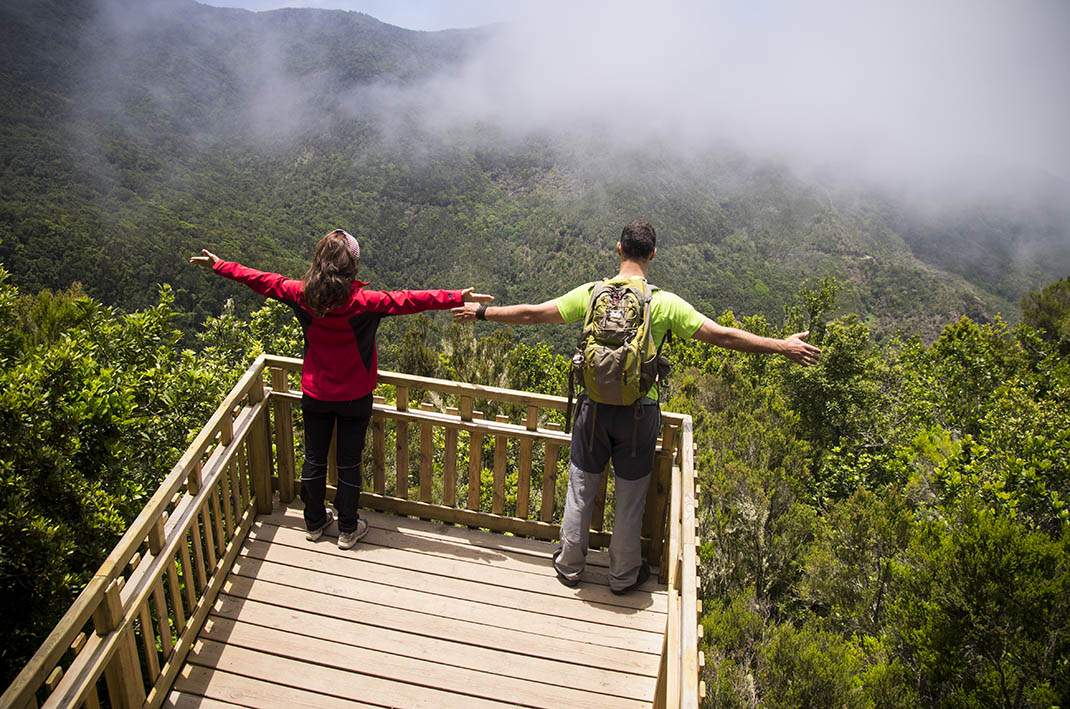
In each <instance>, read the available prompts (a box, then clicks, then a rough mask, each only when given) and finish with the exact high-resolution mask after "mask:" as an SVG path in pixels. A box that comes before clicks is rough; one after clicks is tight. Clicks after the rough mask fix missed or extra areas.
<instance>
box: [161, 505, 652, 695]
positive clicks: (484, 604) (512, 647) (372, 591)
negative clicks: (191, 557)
mask: <svg viewBox="0 0 1070 709" xmlns="http://www.w3.org/2000/svg"><path fill="white" fill-rule="evenodd" d="M361 514H362V515H363V516H365V518H366V519H367V520H368V521H369V523H370V529H369V531H368V535H367V536H366V537H365V538H364V539H363V540H361V542H360V543H358V544H357V546H356V547H354V548H353V549H351V550H348V551H343V550H340V549H338V547H337V546H336V544H335V536H336V535H337V530H336V525H335V526H332V528H331V530H330V531H329V532H328V534H327V535H324V537H322V538H321V539H320V540H319V541H318V542H308V541H306V540H305V534H304V523H303V521H302V519H301V512H300V503H298V504H297V505H292V506H289V507H282V506H280V505H279V504H278V503H276V506H275V511H274V513H273V514H272V515H268V516H262V517H259V518H258V519H257V520H256V522H255V524H254V526H253V529H252V531H251V533H250V536H249V539H248V540H247V542H246V544H245V546H244V548H243V549H242V552H241V554H240V556H239V557H238V560H237V562H236V563H235V566H234V569H233V571H232V572H231V574H230V577H229V578H228V579H227V581H226V583H225V585H224V587H223V590H222V592H221V593H220V595H219V598H218V599H217V601H216V604H215V606H214V608H213V611H212V613H211V615H210V616H209V618H208V620H207V622H206V623H205V627H204V628H203V629H202V631H201V634H200V636H199V637H198V640H197V642H196V644H195V645H194V647H193V649H192V650H191V652H190V654H189V657H188V659H187V662H186V665H185V667H184V668H183V669H182V672H181V674H180V676H179V678H178V679H177V681H176V682H175V685H174V691H173V692H172V693H171V695H170V697H169V698H168V702H167V705H168V706H175V707H198V706H199V707H231V706H243V707H278V706H286V707H288V708H289V707H314V708H316V709H320V708H322V707H335V706H347V707H384V706H386V707H436V708H438V707H492V706H518V705H519V706H530V707H555V708H556V707H583V708H584V709H590V708H591V707H641V706H650V703H651V701H652V699H653V696H654V686H655V681H656V680H655V678H656V675H657V670H658V662H659V659H660V652H661V646H662V639H663V634H664V631H665V617H666V616H665V612H666V597H665V592H664V587H661V586H657V585H655V584H654V583H653V581H648V582H647V583H646V584H644V586H643V587H642V588H641V589H639V590H638V591H636V592H633V593H631V594H628V595H626V596H615V595H613V594H612V593H611V592H610V590H609V587H608V585H607V582H606V575H607V571H606V564H607V558H606V555H605V553H604V552H592V553H591V555H590V560H589V563H588V567H587V569H586V570H585V571H584V576H583V583H581V584H580V585H579V586H578V587H576V588H567V587H565V586H563V585H562V584H560V583H559V582H558V581H557V578H556V577H555V575H554V571H553V567H552V566H551V562H550V555H551V553H552V552H553V550H554V549H555V545H553V544H551V543H548V542H540V541H535V540H530V539H520V538H517V537H509V536H505V535H500V534H491V533H487V532H481V531H474V530H470V529H467V528H461V527H450V526H444V525H440V524H435V523H431V522H423V521H420V520H411V519H405V518H401V517H394V516H391V515H384V514H378V513H375V512H365V511H363V510H362V511H361Z"/></svg>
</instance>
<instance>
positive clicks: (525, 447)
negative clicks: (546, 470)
mask: <svg viewBox="0 0 1070 709" xmlns="http://www.w3.org/2000/svg"><path fill="white" fill-rule="evenodd" d="M538 425H539V409H538V408H537V407H535V406H529V407H528V409H527V419H526V420H525V422H524V426H525V428H527V429H528V430H529V431H534V430H536V429H537V428H538ZM531 445H532V441H531V439H530V438H524V439H522V440H521V441H520V469H519V471H518V473H517V488H516V516H517V517H520V518H521V519H527V518H528V506H529V501H528V498H529V496H530V495H531Z"/></svg>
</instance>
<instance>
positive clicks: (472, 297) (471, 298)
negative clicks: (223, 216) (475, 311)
mask: <svg viewBox="0 0 1070 709" xmlns="http://www.w3.org/2000/svg"><path fill="white" fill-rule="evenodd" d="M204 253H208V252H207V251H205V252H204ZM191 260H192V259H191ZM474 290H475V288H465V289H464V290H462V291H461V300H462V301H464V302H465V303H489V302H490V301H492V300H494V296H493V295H487V294H486V293H473V292H472V291H474Z"/></svg>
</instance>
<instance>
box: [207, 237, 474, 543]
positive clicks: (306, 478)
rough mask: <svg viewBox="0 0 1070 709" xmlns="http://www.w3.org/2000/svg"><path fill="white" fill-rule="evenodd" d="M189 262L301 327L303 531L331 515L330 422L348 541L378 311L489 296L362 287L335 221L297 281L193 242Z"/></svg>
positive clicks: (355, 523)
mask: <svg viewBox="0 0 1070 709" xmlns="http://www.w3.org/2000/svg"><path fill="white" fill-rule="evenodd" d="M201 254H203V255H202V256H193V257H191V258H190V263H192V264H196V265H198V266H209V267H211V269H212V270H213V271H215V272H216V273H218V274H220V275H221V276H225V277H226V278H230V279H232V280H235V281H239V282H241V283H244V284H245V285H247V286H249V287H250V288H251V289H253V290H254V291H256V292H257V293H259V294H261V295H266V296H268V297H269V298H275V299H276V300H280V301H282V302H283V303H286V304H287V305H289V306H290V307H291V308H292V309H293V311H294V314H295V315H296V316H297V319H298V321H299V322H300V323H301V327H302V329H303V330H304V333H305V363H304V366H303V368H302V370H301V392H302V397H301V410H302V412H303V413H304V419H305V464H304V467H303V468H302V469H301V499H302V501H304V503H305V526H306V527H307V529H308V533H307V535H306V538H307V539H308V540H309V541H316V540H317V539H319V538H320V536H322V535H323V532H324V531H325V530H326V529H327V527H329V526H330V525H331V523H332V522H333V521H334V514H333V513H332V512H331V510H329V509H327V508H326V506H325V505H324V498H325V497H326V494H327V452H328V450H329V448H330V443H331V431H332V430H333V429H334V427H335V424H337V426H338V448H337V459H338V492H337V493H336V495H335V498H334V506H335V508H336V509H337V510H338V546H339V547H341V548H343V549H349V548H351V547H352V546H353V545H354V544H356V543H357V542H358V541H359V540H360V538H361V537H363V536H364V535H365V533H367V531H368V522H367V521H366V520H364V519H361V518H360V515H359V514H358V512H357V503H358V502H359V501H360V487H361V469H360V458H361V454H362V453H363V451H364V437H365V433H366V432H367V429H368V422H369V421H370V420H371V413H372V390H373V389H375V382H376V374H377V371H378V370H377V362H378V357H377V354H376V349H375V331H376V329H377V328H378V327H379V321H380V320H382V318H384V317H386V316H387V315H407V314H410V313H419V312H422V311H424V310H445V309H447V308H451V307H454V306H456V305H459V304H460V303H462V302H480V303H481V302H486V301H490V300H493V297H492V296H489V295H483V294H480V293H473V292H472V290H473V289H472V288H465V289H464V290H412V291H372V290H364V286H366V285H368V284H367V283H365V282H363V281H358V280H357V267H358V266H359V264H360V246H359V245H358V244H357V240H356V239H354V238H353V237H352V236H350V235H349V234H348V233H346V232H345V231H343V230H342V229H335V230H334V231H332V232H331V233H329V234H327V235H326V236H325V237H323V238H322V239H320V242H319V244H318V245H317V246H316V255H315V257H314V258H313V260H312V265H311V266H310V267H309V269H308V273H306V274H305V277H304V278H303V279H302V280H300V281H295V280H291V279H288V278H284V277H283V276H280V275H279V274H277V273H265V272H263V271H257V270H255V269H252V268H247V267H245V266H242V265H241V264H239V263H234V262H232V261H224V260H222V259H220V258H219V257H217V256H216V255H215V254H213V253H211V252H209V251H207V250H202V251H201Z"/></svg>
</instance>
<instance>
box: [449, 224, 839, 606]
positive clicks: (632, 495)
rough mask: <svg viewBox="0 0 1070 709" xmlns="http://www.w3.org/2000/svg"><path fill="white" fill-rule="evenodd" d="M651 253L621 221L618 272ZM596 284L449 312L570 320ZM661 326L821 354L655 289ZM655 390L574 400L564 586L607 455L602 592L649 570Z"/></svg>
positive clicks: (661, 331) (805, 358) (561, 561)
mask: <svg viewBox="0 0 1070 709" xmlns="http://www.w3.org/2000/svg"><path fill="white" fill-rule="evenodd" d="M656 253H657V248H656V235H655V233H654V227H652V226H651V225H650V224H649V223H648V222H645V221H634V222H632V223H631V224H629V225H628V226H626V227H624V231H623V232H622V233H621V238H620V241H619V242H617V254H618V255H619V256H620V272H619V274H618V276H619V277H621V278H635V277H639V278H643V279H644V280H645V279H646V272H647V269H648V268H649V266H650V262H651V261H652V260H653V259H654V256H655V254H656ZM596 283H597V282H591V283H586V284H584V285H582V286H578V287H577V288H574V289H572V290H571V291H569V292H568V293H566V294H564V295H563V296H561V297H560V298H556V299H554V300H548V301H546V302H545V303H542V304H539V305H532V304H525V305H506V306H495V307H487V304H486V303H479V304H477V303H466V304H464V305H463V306H460V307H457V308H454V309H453V317H454V318H455V319H456V320H460V321H471V320H491V321H493V322H500V323H508V324H512V325H534V324H538V323H568V322H576V321H578V320H583V319H584V316H585V315H586V313H587V307H588V304H589V302H590V297H591V291H592V289H593V288H594V287H595V285H596ZM668 331H672V333H673V334H674V335H676V336H677V337H682V338H685V339H686V338H694V339H696V340H701V341H702V342H708V343H710V344H713V345H719V346H721V347H727V348H729V349H734V350H739V351H740V352H766V353H775V354H782V355H784V356H785V357H787V358H788V359H790V360H791V361H793V362H796V363H798V364H801V365H804V366H806V365H810V364H815V363H816V362H817V361H818V358H819V357H820V354H821V350H819V349H818V348H817V347H814V346H813V345H810V344H807V343H806V342H804V341H803V338H805V337H806V336H807V334H808V333H806V332H800V333H797V334H794V335H792V336H791V337H787V338H785V339H782V340H780V339H775V338H771V337H761V336H759V335H755V334H753V333H750V332H747V331H745V330H740V329H738V328H734V327H724V326H723V325H719V324H717V323H716V322H714V321H713V320H711V319H710V318H708V317H705V316H704V315H702V314H701V313H699V312H698V311H696V310H695V309H694V308H693V307H692V306H691V305H690V304H689V303H688V302H687V301H685V300H683V299H682V298H680V297H679V296H677V295H674V294H673V293H670V292H668V291H664V290H660V289H659V290H655V291H654V293H653V297H652V299H651V301H650V332H651V336H652V338H653V341H654V342H655V343H660V342H661V341H662V338H663V337H664V336H665V333H666V332H668ZM657 396H658V395H657V391H656V390H654V389H652V390H651V391H650V392H648V394H647V395H646V396H645V397H643V398H641V399H640V400H639V401H637V402H636V403H635V404H633V405H629V406H614V405H611V404H601V403H597V402H595V401H592V400H591V399H590V397H589V396H587V394H586V392H585V393H582V394H580V396H579V398H578V399H577V404H576V415H575V423H574V425H573V431H572V446H571V450H570V455H569V475H568V494H567V495H566V497H565V510H564V513H563V515H562V519H561V548H560V549H558V550H557V551H556V552H555V553H554V569H555V570H556V571H557V577H558V579H560V581H561V582H562V583H563V584H565V585H567V586H575V585H576V584H578V583H579V580H580V574H582V573H583V569H584V566H585V564H586V559H587V542H588V537H589V533H590V527H591V516H592V514H593V512H594V506H595V501H596V500H597V498H598V493H599V489H600V487H601V485H600V483H601V475H602V470H604V469H605V467H606V463H608V462H609V460H610V459H612V460H613V472H614V475H615V476H616V481H615V492H616V503H615V507H614V515H613V536H612V538H611V540H610V544H609V587H610V590H612V591H613V592H614V593H616V594H624V593H628V592H629V591H631V590H633V589H635V588H636V587H638V586H639V585H640V584H642V583H643V582H644V581H646V580H647V578H649V576H650V567H649V566H647V563H646V561H645V560H643V558H642V554H641V551H640V546H639V533H640V528H641V525H642V521H643V507H644V505H645V503H646V491H647V487H648V486H649V484H650V473H651V471H652V470H653V466H654V453H655V447H656V445H657V438H658V433H659V431H660V429H661V410H660V409H659V408H658V402H657Z"/></svg>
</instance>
